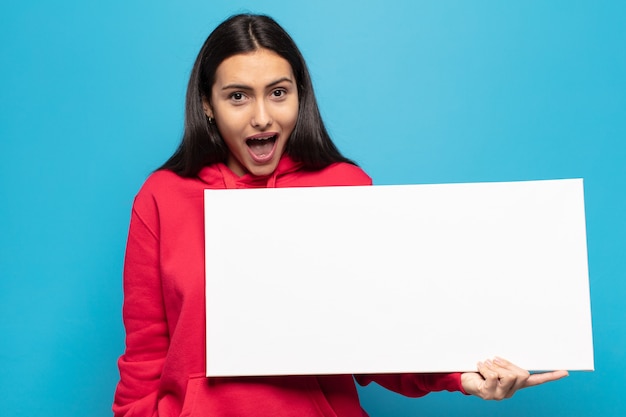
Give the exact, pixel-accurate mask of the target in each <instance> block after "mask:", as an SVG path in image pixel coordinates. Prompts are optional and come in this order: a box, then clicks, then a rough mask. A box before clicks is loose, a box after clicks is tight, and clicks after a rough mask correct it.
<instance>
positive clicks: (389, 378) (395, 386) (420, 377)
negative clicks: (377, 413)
mask: <svg viewBox="0 0 626 417" xmlns="http://www.w3.org/2000/svg"><path fill="white" fill-rule="evenodd" d="M354 377H355V379H356V381H357V382H358V383H359V385H362V386H365V385H368V384H369V383H371V382H376V383H377V384H378V385H380V386H382V387H384V388H387V389H388V390H391V391H394V392H397V393H398V394H402V395H405V396H407V397H422V396H424V395H426V394H428V393H429V392H433V391H460V392H462V393H463V394H466V393H465V391H464V390H463V386H462V385H461V374H460V373H449V374H446V373H434V374H376V375H355V376H354Z"/></svg>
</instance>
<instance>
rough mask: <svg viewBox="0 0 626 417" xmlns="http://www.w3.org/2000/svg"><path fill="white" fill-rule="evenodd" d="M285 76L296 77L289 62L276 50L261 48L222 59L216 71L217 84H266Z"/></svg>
mask: <svg viewBox="0 0 626 417" xmlns="http://www.w3.org/2000/svg"><path fill="white" fill-rule="evenodd" d="M284 77H286V78H289V79H291V80H293V78H294V77H293V71H292V69H291V65H290V64H289V62H288V61H287V60H286V59H285V58H283V57H281V56H280V55H278V54H277V53H276V52H274V51H270V50H268V49H259V50H256V51H253V52H249V53H245V54H237V55H233V56H231V57H228V58H226V59H225V60H224V61H222V63H221V64H220V65H219V66H218V67H217V71H216V72H215V84H216V85H217V86H220V85H227V84H245V85H250V86H253V85H266V84H269V83H271V82H273V81H275V80H277V79H279V78H284Z"/></svg>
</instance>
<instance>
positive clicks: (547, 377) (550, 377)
mask: <svg viewBox="0 0 626 417" xmlns="http://www.w3.org/2000/svg"><path fill="white" fill-rule="evenodd" d="M568 375H569V372H567V371H553V372H542V373H540V374H532V375H531V376H530V378H528V382H527V383H526V386H527V387H533V386H535V385H541V384H545V383H546V382H551V381H556V380H557V379H561V378H565V377H566V376H568Z"/></svg>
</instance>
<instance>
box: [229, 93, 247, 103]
mask: <svg viewBox="0 0 626 417" xmlns="http://www.w3.org/2000/svg"><path fill="white" fill-rule="evenodd" d="M228 98H230V99H231V100H232V101H234V102H236V103H239V102H242V101H243V100H244V99H245V98H246V96H245V95H244V94H243V93H242V92H240V91H235V92H234V93H231V94H230V95H229V96H228Z"/></svg>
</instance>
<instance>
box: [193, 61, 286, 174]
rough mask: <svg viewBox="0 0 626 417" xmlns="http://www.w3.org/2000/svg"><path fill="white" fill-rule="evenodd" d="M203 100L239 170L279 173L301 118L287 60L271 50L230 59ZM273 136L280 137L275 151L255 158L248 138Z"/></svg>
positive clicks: (232, 166)
mask: <svg viewBox="0 0 626 417" xmlns="http://www.w3.org/2000/svg"><path fill="white" fill-rule="evenodd" d="M203 104H204V112H205V114H206V115H207V116H209V117H211V118H214V119H215V124H216V126H217V128H218V130H219V132H220V135H221V136H222V139H223V140H224V142H225V143H226V145H227V146H228V149H229V156H228V161H227V164H226V165H227V166H228V167H229V168H230V169H231V170H232V171H233V172H234V173H235V174H237V175H239V176H241V175H244V174H246V173H250V174H252V175H258V176H262V175H270V174H271V173H273V172H274V170H275V169H276V166H277V165H278V162H279V160H280V157H281V155H282V154H283V152H284V150H285V146H286V144H287V141H288V139H289V136H290V135H291V132H292V131H293V128H294V126H295V125H296V120H297V117H298V88H297V85H296V80H295V77H294V75H293V71H292V69H291V65H290V64H289V62H288V61H287V60H285V59H284V58H282V57H280V56H279V55H278V54H276V53H275V52H273V51H270V50H267V49H259V50H256V51H254V52H251V53H246V54H238V55H234V56H231V57H229V58H227V59H225V60H224V61H223V62H222V63H221V64H220V65H219V66H218V68H217V71H216V74H215V84H213V88H212V91H211V98H210V100H207V99H206V98H205V99H204V100H203ZM268 136H275V137H276V138H277V139H276V143H275V146H274V149H273V151H272V152H271V153H269V154H267V155H266V156H265V157H263V158H259V157H255V156H254V154H253V153H252V152H251V150H250V147H249V146H248V142H249V141H250V140H251V139H252V138H265V137H268Z"/></svg>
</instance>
